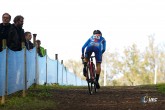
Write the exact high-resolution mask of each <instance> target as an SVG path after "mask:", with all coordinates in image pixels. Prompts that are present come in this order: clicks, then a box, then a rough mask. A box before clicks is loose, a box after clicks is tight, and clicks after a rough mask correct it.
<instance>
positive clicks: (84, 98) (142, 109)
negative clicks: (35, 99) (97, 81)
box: [51, 87, 165, 110]
mask: <svg viewBox="0 0 165 110" xmlns="http://www.w3.org/2000/svg"><path fill="white" fill-rule="evenodd" d="M51 92H52V94H53V97H52V99H53V100H55V101H56V102H57V103H58V106H57V110H165V94H161V93H159V92H158V91H157V90H156V88H154V87H152V88H151V87H102V88H101V89H100V90H99V91H98V92H97V93H96V94H93V95H89V94H88V91H87V88H86V87H83V88H77V89H75V88H74V89H67V90H65V89H64V90H61V89H57V90H53V91H51ZM143 99H144V100H143Z"/></svg>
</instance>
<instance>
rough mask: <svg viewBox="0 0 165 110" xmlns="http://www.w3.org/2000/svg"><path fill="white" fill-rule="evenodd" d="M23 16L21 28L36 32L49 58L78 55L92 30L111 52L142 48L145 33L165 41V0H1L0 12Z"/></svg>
mask: <svg viewBox="0 0 165 110" xmlns="http://www.w3.org/2000/svg"><path fill="white" fill-rule="evenodd" d="M5 12H7V13H9V14H10V15H11V16H12V20H11V23H13V19H14V17H15V16H16V15H22V16H23V17H24V26H23V28H24V30H25V31H30V32H31V33H32V34H34V33H36V34H37V39H40V40H41V46H43V47H44V48H45V49H47V53H48V56H49V57H50V58H51V59H54V58H55V54H58V56H59V60H64V61H65V60H68V59H75V60H79V59H80V57H81V48H82V46H83V44H84V43H85V42H86V41H87V39H88V38H89V37H90V36H92V33H93V31H94V30H96V29H98V30H100V31H101V32H102V34H103V37H104V38H105V39H106V42H107V49H109V50H110V51H115V50H117V51H121V50H122V49H124V47H127V46H130V45H131V44H133V43H136V44H137V45H138V47H139V48H141V49H143V48H145V46H146V45H147V43H148V36H150V35H153V36H154V38H155V42H156V43H157V44H162V43H165V39H164V36H165V1H164V0H0V14H1V15H2V14H3V13H5Z"/></svg>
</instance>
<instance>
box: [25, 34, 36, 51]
mask: <svg viewBox="0 0 165 110" xmlns="http://www.w3.org/2000/svg"><path fill="white" fill-rule="evenodd" d="M31 39H32V35H31V32H25V46H26V49H27V50H31V49H33V47H34V45H33V43H32V42H31V41H30V40H31Z"/></svg>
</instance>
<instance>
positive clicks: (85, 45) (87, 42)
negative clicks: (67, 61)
mask: <svg viewBox="0 0 165 110" xmlns="http://www.w3.org/2000/svg"><path fill="white" fill-rule="evenodd" d="M89 42H90V39H88V40H87V41H86V42H85V44H84V45H83V47H82V56H84V50H85V48H86V47H87V45H88V44H89Z"/></svg>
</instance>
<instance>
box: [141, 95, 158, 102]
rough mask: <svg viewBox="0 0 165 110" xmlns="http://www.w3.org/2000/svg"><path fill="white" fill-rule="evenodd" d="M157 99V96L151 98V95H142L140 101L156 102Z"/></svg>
mask: <svg viewBox="0 0 165 110" xmlns="http://www.w3.org/2000/svg"><path fill="white" fill-rule="evenodd" d="M157 101H158V98H153V97H151V96H144V97H143V98H142V102H143V103H155V102H157Z"/></svg>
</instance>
